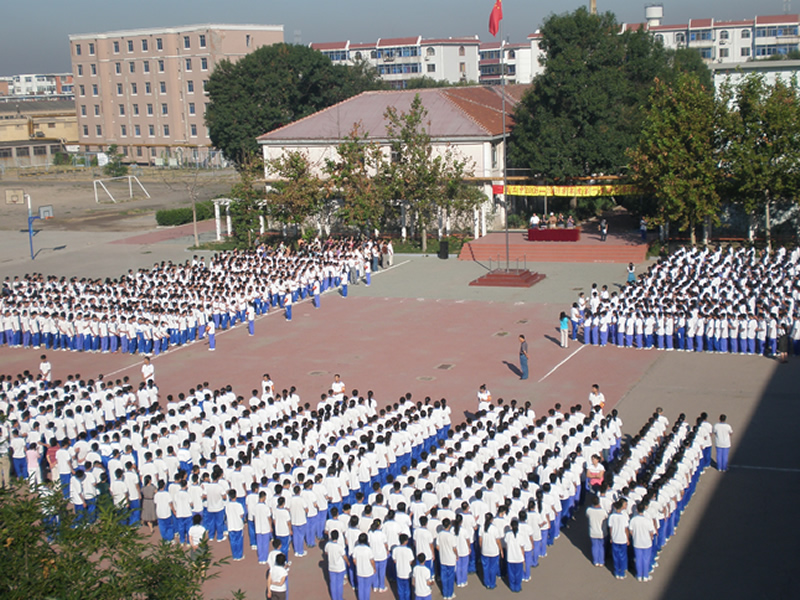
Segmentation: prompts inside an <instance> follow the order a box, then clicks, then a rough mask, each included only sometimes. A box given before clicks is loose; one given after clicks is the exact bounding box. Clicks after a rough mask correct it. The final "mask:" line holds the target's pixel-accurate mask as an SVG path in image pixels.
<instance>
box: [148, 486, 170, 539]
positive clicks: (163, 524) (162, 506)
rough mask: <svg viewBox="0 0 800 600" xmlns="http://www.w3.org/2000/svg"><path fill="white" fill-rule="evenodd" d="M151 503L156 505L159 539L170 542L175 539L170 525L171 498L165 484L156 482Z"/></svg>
mask: <svg viewBox="0 0 800 600" xmlns="http://www.w3.org/2000/svg"><path fill="white" fill-rule="evenodd" d="M153 502H154V503H155V505H156V518H157V519H158V530H159V531H160V532H161V539H162V540H164V541H165V542H171V541H172V538H173V537H175V532H174V530H173V525H172V517H173V512H172V497H171V496H170V495H169V492H168V491H167V484H166V482H165V481H164V480H163V479H161V480H159V482H158V491H157V492H156V495H155V496H153Z"/></svg>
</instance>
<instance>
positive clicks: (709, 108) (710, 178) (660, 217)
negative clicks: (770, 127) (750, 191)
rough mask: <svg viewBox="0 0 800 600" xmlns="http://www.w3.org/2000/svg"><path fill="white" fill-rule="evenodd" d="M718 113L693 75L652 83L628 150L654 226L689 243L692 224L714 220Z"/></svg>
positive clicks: (710, 95) (711, 97)
mask: <svg viewBox="0 0 800 600" xmlns="http://www.w3.org/2000/svg"><path fill="white" fill-rule="evenodd" d="M722 112H723V107H722V106H721V105H720V103H718V102H717V101H716V99H715V98H714V95H713V92H712V91H711V90H709V89H707V88H705V87H703V85H702V84H701V83H700V81H699V78H698V77H697V75H694V74H689V73H685V74H681V75H679V76H678V77H677V79H676V80H675V81H674V82H673V83H672V84H668V83H666V82H663V81H660V80H658V79H656V85H655V87H654V88H653V92H652V93H651V94H650V102H649V104H648V107H647V110H646V112H645V119H644V123H643V126H642V132H641V136H640V139H639V144H638V145H637V146H636V147H635V148H632V149H631V150H630V151H629V157H630V160H631V169H632V172H633V181H634V183H636V184H637V185H639V187H641V188H642V189H643V190H645V191H646V192H647V193H648V194H651V195H652V196H653V197H654V198H655V200H656V210H655V213H656V214H655V217H656V221H657V222H659V223H660V224H664V223H669V222H676V223H677V224H678V226H679V228H680V229H681V230H683V231H686V230H687V229H688V230H689V232H690V236H691V241H692V243H694V242H695V225H696V224H698V223H701V222H703V221H704V220H705V219H706V218H711V219H716V218H717V212H718V208H719V203H720V195H719V183H720V175H721V172H720V169H719V167H718V163H719V160H720V153H721V146H722V145H721V143H720V126H721V115H722Z"/></svg>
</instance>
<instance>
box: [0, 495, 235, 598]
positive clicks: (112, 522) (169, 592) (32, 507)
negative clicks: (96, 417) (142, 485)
mask: <svg viewBox="0 0 800 600" xmlns="http://www.w3.org/2000/svg"><path fill="white" fill-rule="evenodd" d="M124 516H126V515H121V514H119V512H118V511H116V510H115V509H114V508H113V506H111V503H110V502H108V503H101V504H100V506H99V512H98V518H97V520H96V521H95V522H93V523H87V522H85V521H84V522H80V521H78V520H77V519H76V516H75V514H74V512H73V511H72V509H71V508H70V507H69V506H68V505H67V502H66V500H65V499H64V498H63V496H62V494H61V491H60V489H58V488H57V487H51V488H48V487H45V486H42V487H40V488H38V490H31V489H30V488H29V487H28V485H27V484H17V485H16V486H14V487H12V488H10V489H3V490H0V539H2V540H3V543H2V544H0V561H2V564H3V568H2V569H0V590H2V595H3V598H5V599H7V600H29V599H31V598H58V599H59V600H119V599H120V598H126V599H133V600H147V599H151V598H158V599H159V600H186V599H189V600H191V599H196V600H201V599H202V597H203V596H202V592H201V588H202V585H203V582H204V581H206V580H207V579H208V578H209V577H213V576H215V575H213V574H209V572H208V570H207V567H208V566H209V565H210V566H212V567H215V566H218V565H220V564H221V562H217V563H213V564H211V563H210V553H209V551H208V547H207V544H204V547H203V551H202V552H201V554H200V556H198V557H196V558H195V559H193V558H191V557H190V555H189V552H188V551H187V550H184V549H183V548H181V547H180V546H177V545H174V544H166V543H159V544H151V543H149V542H147V541H146V540H145V538H144V534H143V533H142V531H141V530H140V529H138V528H134V527H130V526H128V525H126V524H125V523H124V522H123V518H124Z"/></svg>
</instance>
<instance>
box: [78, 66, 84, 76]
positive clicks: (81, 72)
mask: <svg viewBox="0 0 800 600" xmlns="http://www.w3.org/2000/svg"><path fill="white" fill-rule="evenodd" d="M82 75H83V65H78V77H81V76H82Z"/></svg>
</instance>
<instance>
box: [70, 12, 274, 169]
mask: <svg viewBox="0 0 800 600" xmlns="http://www.w3.org/2000/svg"><path fill="white" fill-rule="evenodd" d="M69 41H70V54H71V58H72V73H73V75H74V92H75V108H76V110H77V115H78V136H79V142H80V145H81V147H82V148H81V149H82V150H83V151H87V152H93V151H102V150H106V149H108V146H110V145H112V144H116V145H117V146H118V147H119V149H120V151H121V152H122V153H123V154H125V155H126V156H128V159H129V160H130V161H131V162H136V163H141V164H159V165H161V164H169V165H181V164H201V165H208V164H210V163H216V164H219V162H220V161H221V157H220V156H219V155H218V153H215V152H214V151H213V149H212V147H211V140H210V139H209V136H208V130H207V129H206V126H205V108H206V103H207V102H208V96H207V94H206V92H205V86H206V83H207V82H208V78H209V76H210V75H211V72H212V71H213V70H214V67H215V66H216V65H217V63H219V62H220V61H222V60H224V59H228V60H231V61H236V60H238V59H239V58H241V57H242V56H245V55H246V54H249V53H250V52H253V51H254V50H256V49H258V48H260V47H262V46H267V45H271V44H276V43H281V42H283V25H190V26H184V27H166V28H158V29H134V30H127V31H112V32H107V33H90V34H77V35H70V36H69Z"/></svg>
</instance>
